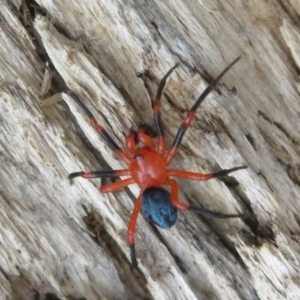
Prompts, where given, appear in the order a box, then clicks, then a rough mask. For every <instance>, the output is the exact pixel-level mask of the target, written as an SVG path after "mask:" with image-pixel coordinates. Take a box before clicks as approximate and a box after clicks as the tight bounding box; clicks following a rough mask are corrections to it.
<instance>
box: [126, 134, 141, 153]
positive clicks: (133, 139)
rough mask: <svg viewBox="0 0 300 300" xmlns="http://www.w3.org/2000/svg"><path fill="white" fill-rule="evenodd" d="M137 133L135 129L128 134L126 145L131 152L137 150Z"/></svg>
mask: <svg viewBox="0 0 300 300" xmlns="http://www.w3.org/2000/svg"><path fill="white" fill-rule="evenodd" d="M137 142H138V141H137V133H136V131H134V130H132V129H131V130H130V132H129V134H128V136H127V137H126V142H125V146H126V149H127V151H129V152H130V153H131V154H134V153H135V150H136V144H137Z"/></svg>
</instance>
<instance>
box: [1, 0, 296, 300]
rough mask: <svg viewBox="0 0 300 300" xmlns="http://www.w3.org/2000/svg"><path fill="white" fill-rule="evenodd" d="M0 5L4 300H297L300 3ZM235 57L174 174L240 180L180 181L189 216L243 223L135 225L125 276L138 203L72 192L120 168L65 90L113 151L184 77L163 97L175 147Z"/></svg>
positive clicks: (188, 219)
mask: <svg viewBox="0 0 300 300" xmlns="http://www.w3.org/2000/svg"><path fill="white" fill-rule="evenodd" d="M0 3H1V10H0V15H1V19H0V24H1V25H0V26H1V27H0V28H1V32H0V44H1V48H0V72H1V73H0V74H1V81H2V84H1V88H0V99H1V100H0V105H1V110H0V118H1V119H0V120H1V127H0V130H1V131H0V142H1V144H0V145H1V150H0V151H1V152H0V161H1V172H0V185H1V186H0V205H1V208H0V221H1V227H0V242H1V245H0V258H1V264H0V266H1V268H0V270H1V272H0V299H40V300H43V299H88V300H93V299H189V300H192V299H300V287H299V282H300V275H299V253H300V245H299V233H300V230H299V229H300V228H299V222H300V215H299V212H300V201H299V200H300V189H299V184H300V171H299V170H300V167H299V157H300V150H299V149H300V147H299V145H300V131H299V117H300V101H299V83H298V81H299V79H298V73H299V68H300V54H299V53H300V34H299V22H298V19H299V15H300V5H299V3H298V2H297V1H294V0H287V1H276V0H273V1H266V0H265V1H246V0H244V1H225V0H220V1H206V0H203V1H199V0H190V1H184V0H177V1H171V0H165V1H152V0H149V1H121V0H119V1H117V0H116V1H104V0H98V1H93V0H92V1H78V0H73V1H66V0H60V1H53V0H37V3H35V4H33V3H32V2H31V1H28V2H24V3H22V4H21V3H20V2H19V1H16V0H15V1H12V2H10V3H8V2H6V1H5V0H0ZM238 56H241V57H242V58H241V60H240V61H239V62H238V63H237V64H235V65H234V66H233V67H232V68H231V69H230V71H229V72H228V73H226V75H225V76H224V77H223V78H222V79H221V82H220V84H219V85H218V87H217V88H216V90H215V91H213V92H212V93H211V94H210V95H209V96H208V97H207V99H206V100H205V102H204V103H203V104H202V105H201V107H200V108H199V109H198V110H197V112H196V114H195V120H194V122H193V124H192V126H191V127H190V128H189V129H188V131H187V133H186V135H185V136H184V138H183V140H182V145H181V147H180V150H179V152H178V154H177V156H176V158H175V159H174V161H173V162H172V166H171V168H174V169H186V170H191V171H194V172H202V173H210V172H214V171H218V170H220V169H227V168H231V167H234V166H240V165H247V166H248V169H245V170H240V171H238V172H236V173H233V174H232V175H231V176H230V177H225V178H223V179H222V180H218V179H214V180H211V181H208V182H203V183H202V182H197V181H188V180H184V179H178V182H179V186H180V194H179V196H180V200H181V201H183V202H186V203H189V204H191V205H193V206H198V207H205V208H207V209H211V210H215V211H220V212H223V213H238V212H244V213H246V214H247V215H249V217H247V218H246V219H244V220H240V219H227V220H226V219H225V220H224V219H223V220H217V219H207V218H204V217H201V216H199V215H197V214H195V213H193V212H181V213H180V216H179V220H178V222H177V224H176V226H174V227H172V228H171V229H169V230H166V229H159V228H157V227H155V226H154V225H152V224H150V223H149V222H148V221H147V220H146V219H145V218H144V217H143V216H142V215H140V217H139V218H138V226H137V232H136V253H137V259H138V262H139V267H140V271H139V272H138V271H136V270H132V268H131V262H130V251H129V247H128V243H127V225H128V222H129V219H130V216H131V212H132V210H133V206H134V201H135V199H136V198H137V196H138V195H139V188H138V186H136V185H131V186H129V187H128V188H126V189H124V190H120V191H118V192H115V193H109V194H103V193H100V192H99V186H100V185H101V181H100V180H99V179H94V180H86V179H83V178H79V179H75V180H74V181H73V184H72V185H70V182H69V180H68V174H69V173H72V172H77V171H80V170H84V171H88V170H111V169H124V168H126V166H127V165H126V163H124V162H123V161H121V160H120V159H119V158H118V155H116V154H115V153H113V152H112V151H111V150H110V149H109V148H108V146H107V145H106V144H105V142H104V141H103V140H102V139H101V138H100V137H99V135H98V134H97V132H96V131H95V130H94V129H93V127H92V126H91V125H90V122H89V120H88V118H87V117H86V115H85V114H84V112H83V111H82V109H80V108H79V107H78V106H77V105H76V104H75V103H74V101H73V100H72V99H71V98H70V96H69V95H67V94H65V93H62V91H63V88H64V85H65V84H66V85H67V86H68V87H69V88H70V89H71V90H73V91H74V92H75V93H76V94H77V95H78V96H79V97H80V99H81V100H82V101H83V102H84V104H86V105H87V107H89V108H90V109H91V111H92V112H93V113H94V114H95V116H96V118H97V120H98V122H99V124H101V125H102V126H103V127H104V128H105V129H106V130H107V131H108V132H109V134H111V135H112V136H113V138H114V140H115V141H116V142H117V143H118V144H119V145H122V146H123V145H124V141H125V137H126V135H127V134H128V132H129V131H130V129H131V128H137V126H138V124H139V123H147V124H151V125H153V112H152V108H151V99H154V97H155V93H156V89H157V87H158V84H159V81H160V79H161V78H162V77H163V76H164V75H165V74H166V72H167V71H168V70H169V69H170V68H171V67H172V66H174V65H175V64H176V63H179V66H178V68H177V69H176V70H175V71H174V72H173V73H172V75H171V77H170V80H169V83H168V85H167V88H166V89H165V91H164V96H163V98H162V118H163V124H164V128H165V133H166V140H167V146H168V147H170V146H171V144H172V142H173V139H174V136H175V135H176V132H177V130H178V127H179V126H180V124H181V122H182V120H183V118H184V117H185V116H186V113H187V111H188V110H189V109H190V108H191V107H192V106H193V104H194V103H195V100H196V99H197V98H198V97H199V95H200V94H201V92H202V91H203V90H204V89H205V88H206V87H207V85H208V84H209V83H210V82H211V81H212V79H213V78H215V77H216V76H217V75H218V74H219V73H220V72H221V71H222V70H223V69H224V68H225V67H226V66H227V65H228V64H229V63H231V62H232V61H233V60H234V59H235V58H236V57H238ZM47 63H49V67H47ZM49 70H50V71H49ZM52 72H53V73H52ZM51 73H52V74H53V80H52V81H51V79H49V76H50V75H51ZM50 77H51V76H50ZM50 83H51V84H50ZM61 99H63V101H59V100H61Z"/></svg>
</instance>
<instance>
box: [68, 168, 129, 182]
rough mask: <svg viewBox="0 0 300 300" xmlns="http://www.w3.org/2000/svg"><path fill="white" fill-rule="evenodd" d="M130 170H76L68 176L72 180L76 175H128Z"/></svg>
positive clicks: (91, 176)
mask: <svg viewBox="0 0 300 300" xmlns="http://www.w3.org/2000/svg"><path fill="white" fill-rule="evenodd" d="M130 174H131V173H130V171H129V170H128V169H124V170H112V171H92V172H82V171H81V172H74V173H71V174H69V176H68V178H69V179H70V180H72V179H73V178H75V177H83V178H86V179H92V178H107V177H109V178H112V177H119V176H127V175H130Z"/></svg>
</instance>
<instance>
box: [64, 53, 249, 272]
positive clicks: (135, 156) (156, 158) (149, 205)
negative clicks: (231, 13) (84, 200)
mask: <svg viewBox="0 0 300 300" xmlns="http://www.w3.org/2000/svg"><path fill="white" fill-rule="evenodd" d="M239 59H240V58H239V57H238V58H237V59H235V60H234V61H233V62H232V63H231V64H230V65H229V66H228V67H227V68H225V70H224V71H223V72H222V73H221V74H220V75H219V76H218V77H217V78H216V79H214V80H213V81H212V82H211V83H210V85H209V86H208V87H207V88H206V89H205V90H204V92H203V93H202V94H201V95H200V97H199V98H198V99H197V101H196V102H195V104H194V106H193V107H192V108H191V110H189V112H188V114H187V116H186V118H185V119H184V121H183V122H182V124H181V126H180V128H179V130H178V132H177V134H176V137H175V139H174V142H173V144H172V146H171V148H170V149H169V150H168V151H166V142H165V136H164V129H163V125H162V121H161V96H162V93H163V90H164V87H165V85H166V81H167V78H168V77H169V76H170V74H171V73H172V71H173V70H174V69H175V68H176V67H177V66H178V65H175V66H174V67H173V68H172V69H170V70H169V71H168V72H167V74H166V75H165V76H164V77H163V79H162V80H161V82H160V84H159V86H158V90H157V94H156V99H155V101H154V102H153V111H154V123H155V127H156V131H157V133H158V143H157V145H156V144H155V143H154V141H153V139H152V137H154V134H153V132H152V131H151V130H150V129H149V127H148V126H146V125H141V126H139V128H138V130H137V131H134V130H131V131H130V133H129V135H128V136H127V138H126V143H125V147H126V150H127V152H125V151H124V150H123V149H121V148H120V147H119V146H118V145H117V144H116V143H115V142H114V140H113V139H112V138H111V137H110V135H109V134H108V133H107V132H106V131H105V129H104V128H103V127H102V126H101V125H99V124H98V123H97V121H96V119H95V117H94V116H93V115H92V113H91V112H90V111H89V109H88V108H87V107H86V106H85V105H84V104H83V103H82V101H81V100H80V99H79V98H78V97H77V96H76V94H75V93H74V92H72V91H71V90H69V89H67V90H66V92H67V93H68V94H69V95H70V96H71V97H72V98H73V99H74V101H75V102H76V103H77V104H78V105H79V106H80V107H81V108H82V109H83V111H84V112H85V113H86V115H87V116H88V117H89V119H90V121H91V124H92V125H93V127H94V128H95V129H96V130H97V131H98V133H99V134H100V136H101V137H102V138H103V139H104V140H105V142H106V143H107V144H108V146H109V147H110V148H111V149H112V150H113V151H115V152H116V153H118V155H119V156H120V157H121V158H122V159H123V160H124V161H125V162H126V163H127V164H128V168H127V169H123V170H114V171H92V172H76V173H71V174H70V175H69V179H73V178H75V177H78V176H81V177H83V178H88V179H90V178H99V177H101V178H115V177H119V176H127V177H128V178H126V179H122V180H120V181H117V182H113V183H109V184H104V185H102V186H101V188H100V191H101V192H103V193H110V192H114V191H117V190H119V189H121V188H124V187H126V186H128V185H130V184H132V183H137V184H138V185H139V187H140V189H141V192H140V195H139V197H138V198H137V200H136V202H135V205H134V209H133V212H132V215H131V218H130V222H129V226H128V241H129V245H130V250H131V261H132V265H133V267H135V268H137V266H138V264H137V260H136V255H135V248H134V234H135V229H136V221H137V217H138V214H139V212H140V210H141V209H142V212H143V215H144V216H145V217H146V218H147V219H148V220H150V221H151V222H153V223H154V224H156V225H157V226H160V227H162V228H170V227H171V226H173V225H174V224H175V223H176V220H177V215H178V210H194V211H196V212H197V213H199V214H202V215H205V216H207V217H214V218H242V217H244V214H223V213H219V212H215V211H211V210H206V209H202V208H197V207H192V206H190V205H188V204H186V203H183V202H180V200H179V198H178V183H177V181H176V180H174V179H172V178H171V177H181V178H186V179H192V180H198V181H204V180H209V179H211V178H216V177H221V176H225V175H227V174H229V173H231V172H234V171H237V170H240V169H244V168H246V167H245V166H240V167H235V168H232V169H227V170H221V171H219V172H216V173H210V174H201V173H195V172H189V171H185V170H173V169H169V168H168V165H169V164H170V163H171V161H172V159H173V158H174V156H175V154H176V152H177V149H178V147H179V145H180V143H181V140H182V138H183V136H184V133H185V132H186V130H187V128H188V127H189V126H190V124H191V123H192V121H193V118H194V114H195V112H196V110H197V108H198V107H199V105H200V104H201V103H202V101H203V100H204V99H205V98H206V96H207V95H208V94H209V93H210V92H211V91H212V90H213V89H214V88H215V86H216V85H217V83H218V82H219V80H220V79H221V77H222V76H223V75H224V74H225V73H226V72H227V71H228V70H229V69H230V68H231V67H232V66H233V65H234V64H235V63H236V62H237V61H238V60H239ZM138 142H140V143H141V144H143V146H142V147H137V143H138ZM161 186H169V187H170V188H171V191H170V192H169V191H167V190H166V189H164V188H162V187H161Z"/></svg>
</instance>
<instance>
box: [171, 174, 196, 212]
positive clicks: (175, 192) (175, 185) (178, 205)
mask: <svg viewBox="0 0 300 300" xmlns="http://www.w3.org/2000/svg"><path fill="white" fill-rule="evenodd" d="M166 185H169V186H171V201H172V204H173V205H174V206H175V207H176V208H177V209H180V210H188V209H190V206H189V205H188V204H186V203H183V202H180V200H179V199H178V193H179V188H178V183H177V181H176V180H174V179H168V180H167V181H166Z"/></svg>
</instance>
